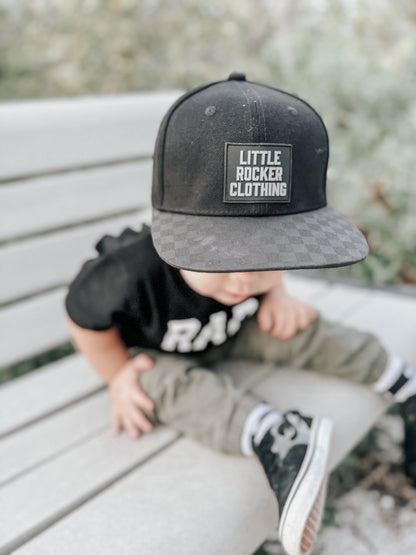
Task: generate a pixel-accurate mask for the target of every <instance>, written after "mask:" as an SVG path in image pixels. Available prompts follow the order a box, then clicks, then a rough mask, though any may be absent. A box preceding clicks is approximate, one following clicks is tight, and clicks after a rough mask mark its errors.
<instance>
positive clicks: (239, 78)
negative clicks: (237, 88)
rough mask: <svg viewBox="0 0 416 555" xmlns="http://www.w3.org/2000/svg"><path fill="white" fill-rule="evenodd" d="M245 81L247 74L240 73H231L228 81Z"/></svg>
mask: <svg viewBox="0 0 416 555" xmlns="http://www.w3.org/2000/svg"><path fill="white" fill-rule="evenodd" d="M245 80H246V74H245V73H240V72H239V71H233V72H232V73H230V76H229V77H228V81H245Z"/></svg>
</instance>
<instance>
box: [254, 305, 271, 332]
mask: <svg viewBox="0 0 416 555" xmlns="http://www.w3.org/2000/svg"><path fill="white" fill-rule="evenodd" d="M257 323H258V325H259V328H260V329H261V331H264V332H268V331H270V330H271V329H272V327H273V315H272V312H271V310H270V309H268V308H263V310H262V309H261V308H260V310H259V311H258V313H257Z"/></svg>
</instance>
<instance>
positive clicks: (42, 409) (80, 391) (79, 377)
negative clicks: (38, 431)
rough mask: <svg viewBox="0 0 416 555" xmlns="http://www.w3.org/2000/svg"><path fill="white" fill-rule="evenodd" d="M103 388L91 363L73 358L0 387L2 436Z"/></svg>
mask: <svg viewBox="0 0 416 555" xmlns="http://www.w3.org/2000/svg"><path fill="white" fill-rule="evenodd" d="M103 387H104V384H103V381H102V379H101V378H100V376H99V375H98V374H97V372H96V371H95V370H93V368H92V367H91V365H90V364H89V363H88V361H87V360H86V359H85V358H84V357H83V356H82V355H79V354H75V355H71V356H69V357H66V358H65V359H62V360H58V361H57V362H54V363H52V364H48V365H47V366H45V367H43V368H41V369H39V370H35V371H34V372H31V373H30V374H27V375H25V376H22V377H20V378H17V379H15V380H12V381H11V382H8V383H6V384H3V385H2V386H1V387H0V436H3V435H4V434H9V433H10V432H12V431H13V430H16V429H19V428H21V427H23V426H25V425H27V424H30V423H31V422H33V421H34V420H37V419H39V418H42V417H44V416H45V415H47V414H49V413H52V412H54V411H56V410H59V409H60V408H62V407H64V406H67V405H69V404H71V403H74V402H75V401H78V400H79V399H82V398H83V397H85V396H87V395H91V394H92V393H95V392H97V391H99V390H100V389H102V388H103Z"/></svg>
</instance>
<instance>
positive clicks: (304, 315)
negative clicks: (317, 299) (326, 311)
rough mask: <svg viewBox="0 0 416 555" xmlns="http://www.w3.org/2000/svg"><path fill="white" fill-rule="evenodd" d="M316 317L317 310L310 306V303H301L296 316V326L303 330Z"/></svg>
mask: <svg viewBox="0 0 416 555" xmlns="http://www.w3.org/2000/svg"><path fill="white" fill-rule="evenodd" d="M316 318H317V312H316V310H315V309H314V308H313V307H312V306H310V305H307V304H305V305H303V306H302V307H301V310H300V311H299V316H298V320H299V323H298V327H299V329H300V330H304V329H306V328H307V327H308V326H309V324H312V322H314V321H315V320H316Z"/></svg>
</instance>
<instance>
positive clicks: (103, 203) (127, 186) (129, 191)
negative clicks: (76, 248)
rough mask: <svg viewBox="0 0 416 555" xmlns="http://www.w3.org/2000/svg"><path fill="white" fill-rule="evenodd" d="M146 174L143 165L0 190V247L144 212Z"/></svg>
mask: <svg viewBox="0 0 416 555" xmlns="http://www.w3.org/2000/svg"><path fill="white" fill-rule="evenodd" d="M151 172H152V164H151V162H150V161H144V162H135V163H129V164H118V165H115V166H110V167H107V168H94V169H90V170H88V171H82V172H81V171H74V172H70V173H67V174H61V175H54V176H50V177H39V178H36V179H31V180H29V181H22V182H20V183H19V184H18V185H16V184H9V185H7V184H5V185H2V186H1V187H0V206H1V218H0V241H6V240H11V239H15V238H18V237H24V236H26V235H29V234H33V233H38V232H45V231H48V230H52V229H60V228H62V227H64V226H68V225H74V224H80V223H83V222H86V221H88V220H91V219H94V218H100V219H102V218H105V217H108V216H115V215H121V214H122V213H123V212H131V211H133V210H134V209H135V208H139V207H140V206H142V207H146V208H147V207H148V206H149V201H150V184H151ZM97 199H99V202H97Z"/></svg>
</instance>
